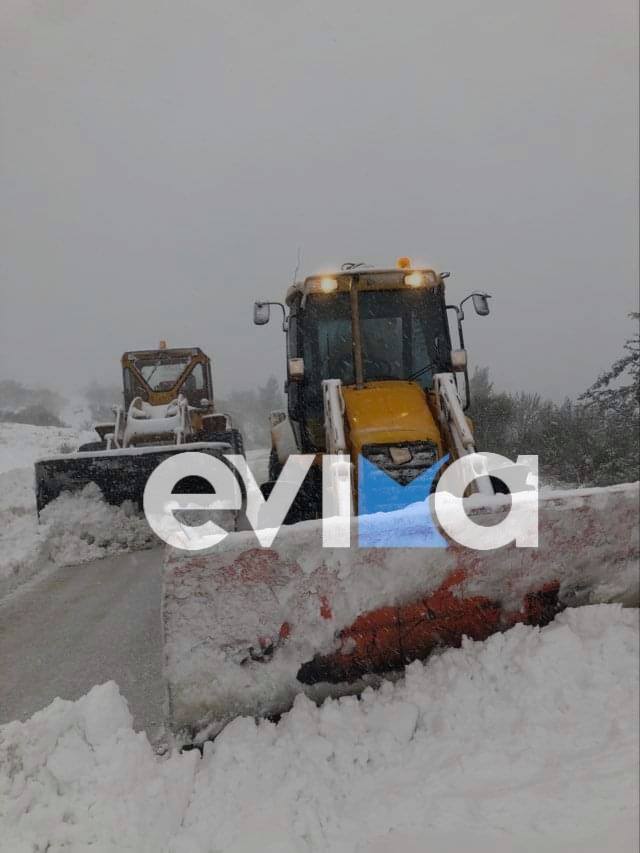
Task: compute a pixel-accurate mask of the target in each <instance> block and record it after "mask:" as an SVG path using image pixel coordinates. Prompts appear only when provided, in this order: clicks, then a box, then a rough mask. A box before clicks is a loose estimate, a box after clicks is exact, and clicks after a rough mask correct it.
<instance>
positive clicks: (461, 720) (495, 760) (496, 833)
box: [0, 605, 638, 853]
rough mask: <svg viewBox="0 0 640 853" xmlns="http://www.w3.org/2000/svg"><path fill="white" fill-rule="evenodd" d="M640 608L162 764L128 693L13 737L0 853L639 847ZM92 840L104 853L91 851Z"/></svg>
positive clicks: (5, 754)
mask: <svg viewBox="0 0 640 853" xmlns="http://www.w3.org/2000/svg"><path fill="white" fill-rule="evenodd" d="M637 780H638V612H637V610H624V609H622V608H621V607H619V606H617V605H599V606H592V607H584V608H580V609H576V610H568V611H565V612H564V613H563V614H561V615H560V616H558V617H557V619H556V620H555V622H554V623H553V624H551V625H550V626H548V627H546V628H544V629H542V630H539V629H536V628H531V627H526V626H523V625H518V626H516V627H515V628H513V629H512V630H511V631H509V632H508V633H506V634H497V635H494V636H493V637H491V638H490V639H489V640H488V641H486V642H485V643H472V642H468V643H466V644H465V645H464V647H463V648H461V649H450V650H448V651H446V652H444V653H443V654H441V655H440V656H438V657H434V658H432V659H431V660H430V661H428V662H427V663H426V664H420V663H414V664H412V665H411V666H410V667H409V668H408V669H407V671H406V678H405V679H404V680H402V681H400V682H398V683H396V684H395V685H393V684H391V683H386V684H385V685H384V687H383V688H382V689H381V690H380V691H378V692H372V691H367V692H365V694H364V695H363V696H362V698H361V699H360V700H358V699H356V698H353V697H351V698H344V699H340V700H336V701H327V702H326V703H325V704H324V705H323V706H322V707H320V708H318V707H316V706H315V705H314V704H313V703H311V702H310V701H309V700H308V699H306V698H304V697H302V696H301V697H299V698H298V700H297V701H296V704H295V706H294V708H293V710H292V711H291V712H290V713H288V714H286V715H284V716H283V717H282V720H281V721H280V723H279V724H278V725H275V724H273V723H270V722H267V721H261V722H259V723H256V722H254V720H253V719H251V718H246V717H245V718H239V719H237V720H235V721H234V722H233V723H231V724H230V725H229V726H227V728H226V729H225V730H224V731H223V732H222V734H221V735H220V736H219V737H218V738H217V740H216V741H215V743H213V744H207V746H206V747H205V753H204V757H203V758H202V760H200V759H199V755H198V753H195V752H191V753H187V754H184V755H177V754H175V753H174V754H171V755H170V756H169V757H165V758H157V757H156V756H155V755H154V754H153V751H152V748H151V747H150V745H149V743H148V742H147V740H146V738H145V736H144V735H143V734H135V733H134V732H133V731H132V728H131V717H130V715H129V713H128V711H127V708H126V704H125V702H124V700H123V699H122V698H121V697H120V695H119V693H118V691H117V688H116V686H115V685H114V684H113V683H111V684H106V685H103V686H101V687H96V688H94V689H93V690H92V691H91V692H90V693H89V694H88V695H87V696H85V697H84V698H82V699H81V700H79V701H78V702H74V703H72V702H63V701H61V700H56V701H55V702H54V703H53V704H52V705H50V706H49V707H48V708H47V709H45V710H44V711H41V712H39V713H38V714H35V715H34V716H33V717H32V718H31V719H30V720H28V721H26V722H25V723H19V722H15V723H10V724H9V725H6V726H4V727H2V728H0V849H2V850H3V851H4V850H7V851H9V850H11V851H13V853H20V851H23V850H24V851H27V850H28V851H32V850H45V849H46V850H48V853H56V851H62V850H65V851H67V850H84V849H86V848H87V847H89V845H94V847H95V849H99V850H100V851H109V850H136V851H167V853H205V851H207V853H213V851H216V853H223V851H225V853H258V851H260V853H267V851H270V853H276V851H277V853H315V851H318V853H365V851H366V852H367V853H397V851H399V850H401V851H403V853H418V851H420V852H421V853H425V851H431V850H433V851H460V850H464V849H469V850H474V851H477V850H483V851H485V850H486V851H498V853H499V851H513V850H515V849H517V850H525V851H526V850H531V851H533V850H536V851H537V850H541V849H544V850H545V851H547V853H549V852H550V851H555V850H557V851H568V850H576V851H577V850H580V851H585V850H601V849H605V847H607V848H610V849H615V850H616V851H625V850H629V851H631V850H634V851H635V850H636V849H637V803H638V781H637ZM94 847H92V849H94Z"/></svg>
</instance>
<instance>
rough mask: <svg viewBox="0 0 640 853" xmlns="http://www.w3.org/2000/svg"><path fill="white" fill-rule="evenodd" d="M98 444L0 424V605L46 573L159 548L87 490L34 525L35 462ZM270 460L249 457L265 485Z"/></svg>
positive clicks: (128, 512)
mask: <svg viewBox="0 0 640 853" xmlns="http://www.w3.org/2000/svg"><path fill="white" fill-rule="evenodd" d="M96 438H97V436H96V434H95V433H94V432H93V430H91V431H84V432H83V431H82V430H79V429H66V428H58V427H38V426H31V425H29V424H13V423H11V424H9V423H1V422H0V531H1V535H2V544H1V546H0V599H2V598H3V597H4V596H5V595H7V594H8V593H10V592H12V591H13V590H14V589H16V588H17V587H18V586H20V585H21V584H23V583H24V582H25V581H27V580H29V579H30V578H32V577H33V576H34V575H36V574H38V573H39V572H42V571H44V570H46V569H48V568H52V567H55V566H68V565H74V564H76V563H87V562H89V561H91V560H98V559H100V558H102V557H108V556H111V555H113V554H118V553H122V552H125V551H132V550H140V549H144V548H149V547H151V546H153V545H161V544H162V543H161V542H160V540H158V539H157V537H156V536H155V534H154V533H153V531H152V530H151V529H150V527H149V525H148V524H147V521H146V519H145V517H144V515H143V514H142V513H141V512H140V511H139V510H138V509H137V508H136V507H134V506H133V504H132V503H131V502H125V503H124V504H123V505H122V506H120V507H114V506H110V505H109V504H107V503H106V502H105V501H104V499H103V497H102V494H101V492H100V490H99V489H98V487H97V486H95V485H92V484H90V485H89V486H87V487H86V488H85V489H84V491H83V492H81V493H78V494H63V495H61V496H60V497H59V498H58V499H57V500H55V501H52V503H50V504H49V505H48V506H46V507H45V509H44V510H43V512H42V514H41V517H40V524H38V519H37V516H36V502H35V491H34V482H35V481H34V478H35V475H34V469H33V463H34V462H35V460H36V459H39V458H42V457H46V456H52V455H57V454H60V453H71V452H73V451H74V450H76V449H77V447H78V445H79V444H81V443H83V442H87V441H94V440H96ZM268 457H269V452H268V450H267V451H265V450H253V451H249V452H248V453H247V459H248V460H249V464H250V465H251V468H252V470H253V472H254V475H255V476H256V478H257V479H258V482H262V481H263V480H266V479H267V465H268Z"/></svg>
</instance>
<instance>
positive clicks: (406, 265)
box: [396, 257, 411, 270]
mask: <svg viewBox="0 0 640 853" xmlns="http://www.w3.org/2000/svg"><path fill="white" fill-rule="evenodd" d="M396 266H397V267H398V269H401V270H410V269H411V258H404V257H403V258H398V260H397V261H396Z"/></svg>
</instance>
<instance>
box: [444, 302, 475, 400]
mask: <svg viewBox="0 0 640 853" xmlns="http://www.w3.org/2000/svg"><path fill="white" fill-rule="evenodd" d="M467 299H471V297H470V296H467V297H466V298H465V299H463V300H462V302H461V303H460V305H446V306H445V308H446V309H447V311H455V312H456V320H457V322H458V346H459V349H464V348H465V346H464V332H463V330H462V321H463V320H464V311H463V310H462V303H463V302H466V301H467ZM464 398H465V399H464V405H463V407H462V409H463V411H465V412H466V411H467V409H468V408H469V406H470V405H471V392H470V390H469V366H468V364H465V366H464Z"/></svg>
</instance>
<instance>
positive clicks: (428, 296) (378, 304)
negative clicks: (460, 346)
mask: <svg viewBox="0 0 640 853" xmlns="http://www.w3.org/2000/svg"><path fill="white" fill-rule="evenodd" d="M358 298H359V307H360V329H361V335H362V362H363V364H362V367H363V374H364V380H365V382H373V381H375V380H384V379H410V378H415V381H416V382H419V383H420V384H421V385H422V386H423V387H424V388H428V387H430V385H431V382H432V376H433V373H434V372H438V371H441V370H446V369H448V362H449V350H450V344H449V332H448V326H447V320H446V315H445V311H444V306H443V304H442V295H441V291H440V289H439V288H429V289H428V290H427V289H421V290H416V291H407V290H385V291H360V293H359V294H358ZM304 324H305V329H304V334H303V340H304V348H305V352H304V356H305V366H307V365H308V367H309V372H310V374H311V375H310V377H309V383H308V385H310V386H313V385H318V386H320V383H321V381H322V379H341V380H342V382H343V383H344V384H345V385H352V384H353V383H354V382H355V377H354V367H353V355H352V348H351V307H350V297H349V294H348V293H336V294H331V295H328V296H324V295H323V294H313V295H310V296H309V297H308V302H307V309H306V312H305V318H304Z"/></svg>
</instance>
